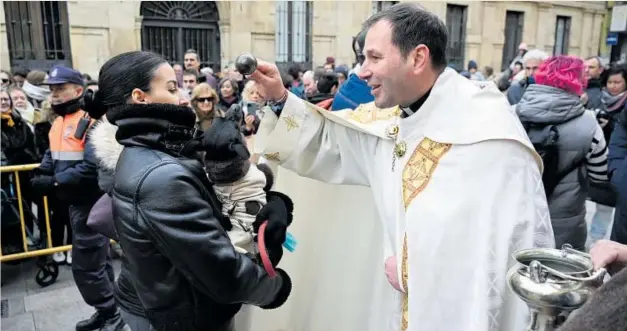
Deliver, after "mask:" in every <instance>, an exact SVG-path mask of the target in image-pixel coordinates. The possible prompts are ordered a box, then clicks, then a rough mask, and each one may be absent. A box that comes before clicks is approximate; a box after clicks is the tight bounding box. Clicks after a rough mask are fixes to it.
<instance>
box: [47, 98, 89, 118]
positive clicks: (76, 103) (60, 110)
mask: <svg viewBox="0 0 627 331" xmlns="http://www.w3.org/2000/svg"><path fill="white" fill-rule="evenodd" d="M81 100H82V98H81V97H78V98H76V99H72V100H69V101H66V102H64V103H60V104H56V105H52V111H54V112H55V114H57V115H59V116H65V115H69V114H74V113H76V112H77V111H78V110H79V109H80V108H81V105H82V102H81Z"/></svg>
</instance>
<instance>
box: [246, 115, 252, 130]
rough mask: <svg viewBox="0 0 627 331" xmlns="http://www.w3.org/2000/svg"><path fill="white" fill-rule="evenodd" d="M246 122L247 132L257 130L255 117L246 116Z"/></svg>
mask: <svg viewBox="0 0 627 331" xmlns="http://www.w3.org/2000/svg"><path fill="white" fill-rule="evenodd" d="M244 122H245V123H246V130H248V131H253V130H254V129H255V116H253V115H246V117H245V118H244Z"/></svg>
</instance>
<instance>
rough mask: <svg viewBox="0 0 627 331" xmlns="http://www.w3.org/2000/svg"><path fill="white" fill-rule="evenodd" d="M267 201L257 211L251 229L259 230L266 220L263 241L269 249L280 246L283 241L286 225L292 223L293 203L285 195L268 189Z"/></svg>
mask: <svg viewBox="0 0 627 331" xmlns="http://www.w3.org/2000/svg"><path fill="white" fill-rule="evenodd" d="M266 199H267V201H268V203H266V205H265V206H263V208H261V210H260V211H259V213H257V217H256V219H255V222H254V223H253V230H254V232H255V233H257V232H258V231H259V227H260V226H261V224H263V222H265V221H268V225H267V226H266V232H265V243H266V246H267V247H268V248H270V249H273V248H276V247H281V246H282V245H283V243H284V242H285V234H286V232H287V227H288V226H290V224H292V218H293V216H292V213H293V212H294V203H293V202H292V199H290V198H289V197H288V196H287V195H285V194H283V193H280V192H275V191H269V192H268V193H267V195H266Z"/></svg>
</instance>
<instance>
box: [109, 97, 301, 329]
mask: <svg viewBox="0 0 627 331" xmlns="http://www.w3.org/2000/svg"><path fill="white" fill-rule="evenodd" d="M107 118H108V120H109V121H110V122H111V123H112V124H114V125H115V126H117V128H118V130H117V132H116V139H117V141H118V143H120V144H121V145H123V146H124V149H123V150H122V153H121V154H120V155H119V158H118V160H117V162H116V163H117V165H116V168H115V175H114V185H113V191H112V197H113V216H114V220H115V227H116V231H117V233H118V235H119V237H120V245H121V246H122V249H123V250H124V255H125V257H126V260H123V263H122V270H123V271H122V273H121V274H120V276H119V279H118V287H117V289H118V293H117V295H118V298H119V300H120V302H121V303H120V304H121V306H122V307H126V305H127V304H128V302H127V301H130V298H131V297H132V296H133V295H137V297H138V298H139V299H140V302H141V303H142V306H143V308H144V312H145V316H146V317H147V318H148V319H149V320H150V323H151V325H152V326H153V327H154V328H155V329H156V330H163V331H201V330H202V331H211V330H216V329H218V328H220V327H221V326H223V325H224V324H225V323H227V322H229V321H230V320H231V319H232V317H233V316H234V315H235V314H236V313H237V311H238V310H239V309H240V307H241V304H242V303H250V304H253V305H258V306H262V307H265V308H275V307H278V306H279V305H281V304H283V302H284V301H285V300H286V298H287V295H284V296H283V295H281V294H282V293H283V291H284V288H286V287H285V286H287V285H289V284H290V282H289V278H287V275H286V274H284V273H280V274H279V275H280V276H279V277H276V278H270V277H269V276H268V274H267V273H266V271H265V270H264V269H263V268H262V267H261V266H260V265H258V264H257V263H256V262H254V261H253V260H252V259H250V258H249V257H247V256H245V255H243V254H239V253H236V252H235V250H234V247H233V245H232V244H231V242H230V240H229V237H228V235H227V233H226V231H225V230H224V224H226V222H229V221H228V219H225V218H224V217H222V215H221V213H220V209H221V205H220V203H219V202H218V200H217V197H216V196H215V193H214V192H213V189H212V186H211V184H210V183H209V181H208V179H207V176H206V174H205V172H204V169H203V165H202V163H201V162H200V160H198V159H197V158H196V153H195V152H193V151H190V150H189V149H187V148H186V147H188V146H190V145H189V144H190V143H192V140H193V136H192V135H193V134H194V132H195V131H196V130H194V123H195V119H196V116H195V115H194V113H193V112H192V111H191V110H190V109H189V108H187V107H180V106H173V105H154V104H152V105H127V106H122V107H118V108H115V109H111V110H109V111H108V112H107ZM112 154H113V153H112ZM109 161H111V162H110V164H113V160H108V161H107V163H109ZM123 284H132V288H134V290H135V291H134V292H135V293H132V292H133V291H132V289H131V288H123V286H122V285H123ZM284 285H285V286H284Z"/></svg>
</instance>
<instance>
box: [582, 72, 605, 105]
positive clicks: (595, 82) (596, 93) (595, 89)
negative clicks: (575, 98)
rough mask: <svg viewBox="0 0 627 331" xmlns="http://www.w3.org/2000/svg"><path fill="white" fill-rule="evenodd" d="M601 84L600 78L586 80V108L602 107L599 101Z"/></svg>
mask: <svg viewBox="0 0 627 331" xmlns="http://www.w3.org/2000/svg"><path fill="white" fill-rule="evenodd" d="M602 88H603V86H602V84H601V80H600V79H591V80H589V81H588V87H587V88H586V94H587V95H588V102H586V108H587V109H600V108H602V107H603V103H602V102H601V90H602Z"/></svg>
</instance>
